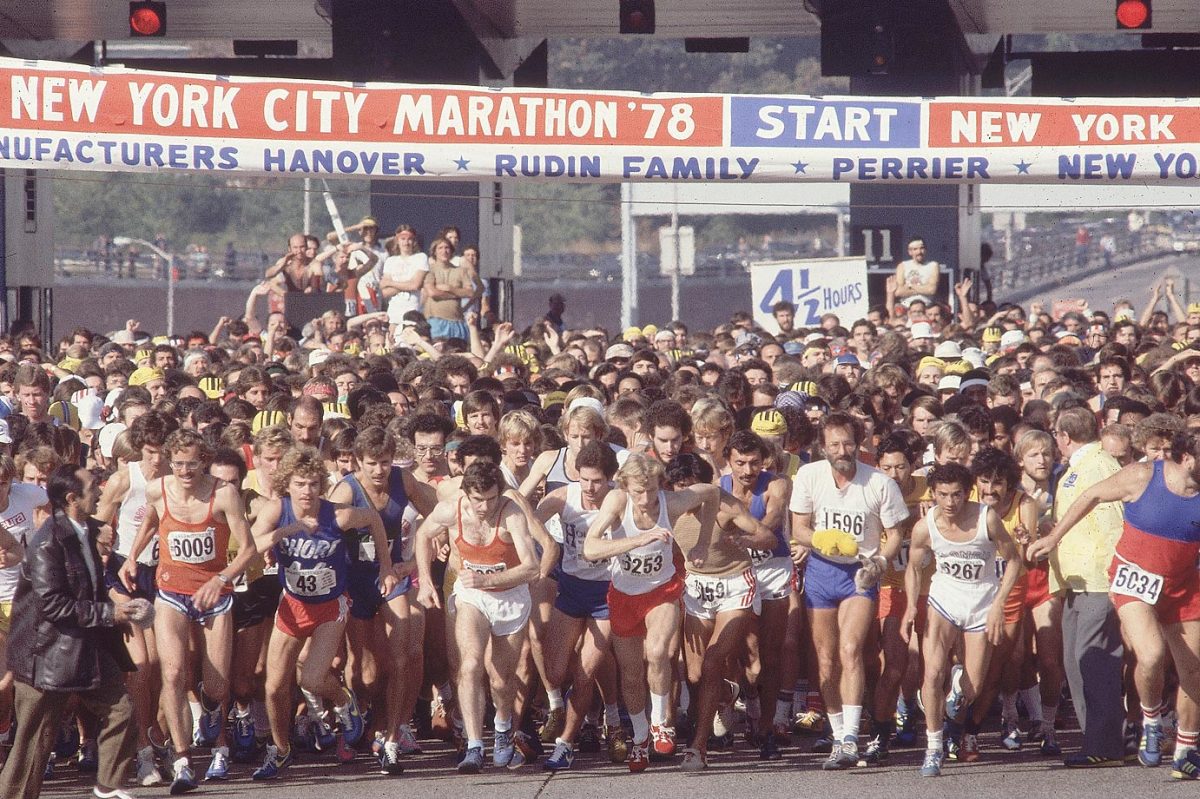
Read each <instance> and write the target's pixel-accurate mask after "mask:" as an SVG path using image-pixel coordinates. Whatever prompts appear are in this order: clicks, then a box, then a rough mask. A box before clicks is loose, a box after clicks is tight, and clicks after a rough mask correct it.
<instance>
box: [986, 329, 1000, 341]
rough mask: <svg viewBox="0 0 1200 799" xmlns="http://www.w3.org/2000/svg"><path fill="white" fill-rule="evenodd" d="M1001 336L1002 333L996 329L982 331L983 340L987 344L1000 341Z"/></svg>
mask: <svg viewBox="0 0 1200 799" xmlns="http://www.w3.org/2000/svg"><path fill="white" fill-rule="evenodd" d="M1003 335H1004V331H1003V330H1001V329H1000V328H998V327H985V328H984V329H983V340H984V341H986V342H988V343H992V342H998V341H1000V338H1001V337H1002V336H1003Z"/></svg>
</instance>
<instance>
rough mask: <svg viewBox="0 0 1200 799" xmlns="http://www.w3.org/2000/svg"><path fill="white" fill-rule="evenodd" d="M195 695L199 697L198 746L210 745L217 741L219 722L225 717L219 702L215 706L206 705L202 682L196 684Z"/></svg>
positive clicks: (219, 733) (219, 730)
mask: <svg viewBox="0 0 1200 799" xmlns="http://www.w3.org/2000/svg"><path fill="white" fill-rule="evenodd" d="M196 695H197V696H198V697H200V718H199V719H198V723H199V729H198V732H199V735H198V736H197V741H198V742H199V743H198V745H199V746H212V745H213V744H215V743H216V742H217V738H219V737H220V735H221V724H223V723H224V721H225V719H224V717H223V715H222V713H221V704H220V703H219V702H218V703H217V706H216V707H208V706H207V705H206V704H205V701H204V700H206V699H207V698H208V697H207V696H205V695H204V683H200V684H199V685H197V686H196Z"/></svg>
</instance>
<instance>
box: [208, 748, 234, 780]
mask: <svg viewBox="0 0 1200 799" xmlns="http://www.w3.org/2000/svg"><path fill="white" fill-rule="evenodd" d="M204 779H205V780H227V779H229V748H228V747H225V746H218V747H216V748H214V749H213V750H212V761H210V762H209V764H208V770H207V771H205V772H204Z"/></svg>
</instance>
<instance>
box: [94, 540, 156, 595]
mask: <svg viewBox="0 0 1200 799" xmlns="http://www.w3.org/2000/svg"><path fill="white" fill-rule="evenodd" d="M124 565H125V556H124V555H118V554H117V553H116V552H112V553H109V556H108V561H107V562H106V563H105V564H104V587H105V588H107V589H109V590H111V591H116V592H117V593H118V594H121V595H123V596H127V597H129V598H130V599H148V600H150V601H151V602H153V601H154V598H155V597H156V596H158V588H157V587H156V586H155V584H154V575H155V574H156V573H157V572H158V567H157V566H148V565H146V564H145V563H139V564H138V565H137V574H136V575H135V576H134V578H133V586H134V588H133V592H132V593H130V591H129V589H128V588H126V587H125V583H123V582H121V575H120V572H121V567H122V566H124Z"/></svg>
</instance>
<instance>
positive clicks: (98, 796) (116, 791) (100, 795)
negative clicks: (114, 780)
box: [92, 785, 137, 799]
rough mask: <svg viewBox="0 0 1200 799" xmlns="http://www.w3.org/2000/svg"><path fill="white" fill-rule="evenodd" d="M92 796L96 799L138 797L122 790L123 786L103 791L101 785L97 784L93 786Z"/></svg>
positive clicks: (129, 798)
mask: <svg viewBox="0 0 1200 799" xmlns="http://www.w3.org/2000/svg"><path fill="white" fill-rule="evenodd" d="M92 796H93V798H94V799H137V797H135V796H134V795H133V794H131V793H129V792H128V791H125V790H122V789H121V788H112V789H110V790H107V791H102V790H100V786H99V785H97V786H96V787H95V788H92Z"/></svg>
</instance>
